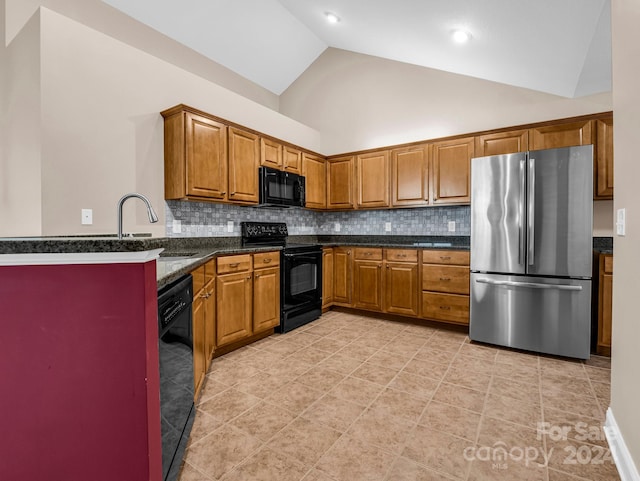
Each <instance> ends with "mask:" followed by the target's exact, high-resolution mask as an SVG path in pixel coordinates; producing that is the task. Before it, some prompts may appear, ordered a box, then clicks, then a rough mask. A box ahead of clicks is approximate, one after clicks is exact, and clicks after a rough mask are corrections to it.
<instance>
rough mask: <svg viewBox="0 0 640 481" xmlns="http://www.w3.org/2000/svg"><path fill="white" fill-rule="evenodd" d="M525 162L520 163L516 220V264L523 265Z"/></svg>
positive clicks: (525, 198)
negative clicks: (518, 203) (518, 201)
mask: <svg viewBox="0 0 640 481" xmlns="http://www.w3.org/2000/svg"><path fill="white" fill-rule="evenodd" d="M524 169H525V160H524V159H522V160H521V161H520V212H519V213H518V215H519V216H520V219H519V220H518V243H519V245H518V264H524V263H525V252H526V251H525V246H526V245H527V241H526V237H525V235H524V219H525V210H524V206H525V202H526V200H527V196H526V188H527V187H526V183H525V170H524Z"/></svg>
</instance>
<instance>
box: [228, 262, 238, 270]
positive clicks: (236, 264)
mask: <svg viewBox="0 0 640 481" xmlns="http://www.w3.org/2000/svg"><path fill="white" fill-rule="evenodd" d="M239 265H240V264H239V263H238V262H236V263H234V264H229V267H232V268H233V269H235V268H236V267H238V266H239Z"/></svg>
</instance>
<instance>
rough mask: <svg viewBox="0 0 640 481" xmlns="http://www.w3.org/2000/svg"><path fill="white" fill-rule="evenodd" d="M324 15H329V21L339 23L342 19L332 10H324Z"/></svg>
mask: <svg viewBox="0 0 640 481" xmlns="http://www.w3.org/2000/svg"><path fill="white" fill-rule="evenodd" d="M324 16H325V17H327V22H329V23H338V22H339V21H340V17H338V16H337V15H336V14H335V13H332V12H324Z"/></svg>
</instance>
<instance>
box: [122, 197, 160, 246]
mask: <svg viewBox="0 0 640 481" xmlns="http://www.w3.org/2000/svg"><path fill="white" fill-rule="evenodd" d="M131 197H137V198H138V199H140V200H142V201H143V202H144V203H145V204H147V214H148V215H149V222H151V223H152V224H153V223H155V222H158V215H157V214H156V211H155V210H153V207H151V202H149V199H147V198H146V197H145V196H144V195H142V194H138V193H136V192H132V193H131V194H127V195H124V196H122V199H120V200H119V201H118V239H122V206H123V205H124V203H125V201H126V200H127V199H130V198H131Z"/></svg>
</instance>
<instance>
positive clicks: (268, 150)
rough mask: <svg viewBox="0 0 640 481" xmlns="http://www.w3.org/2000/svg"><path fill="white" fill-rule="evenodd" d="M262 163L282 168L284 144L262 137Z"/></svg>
mask: <svg viewBox="0 0 640 481" xmlns="http://www.w3.org/2000/svg"><path fill="white" fill-rule="evenodd" d="M260 165H264V166H265V167H271V168H273V169H281V168H282V145H280V144H279V143H278V142H276V141H275V140H271V139H265V138H261V139H260Z"/></svg>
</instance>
